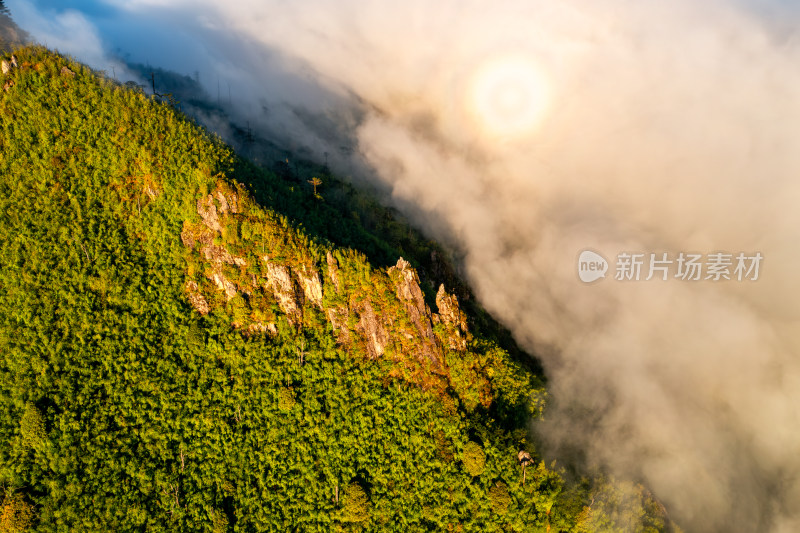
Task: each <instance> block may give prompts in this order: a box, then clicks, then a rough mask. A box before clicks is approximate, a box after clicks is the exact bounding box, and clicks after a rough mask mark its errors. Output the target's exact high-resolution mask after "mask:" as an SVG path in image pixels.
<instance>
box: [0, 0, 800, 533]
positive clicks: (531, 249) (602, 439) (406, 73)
mask: <svg viewBox="0 0 800 533" xmlns="http://www.w3.org/2000/svg"><path fill="white" fill-rule="evenodd" d="M7 4H8V6H9V8H10V9H11V11H12V14H13V16H14V17H15V19H16V20H17V21H18V22H19V24H20V25H21V26H22V27H23V28H25V29H27V30H29V31H30V32H31V33H32V34H33V35H35V36H36V37H38V38H39V39H41V40H42V41H46V42H47V43H48V44H50V45H51V46H56V47H58V48H59V49H60V50H62V51H64V52H67V53H71V54H74V55H75V56H77V57H78V58H79V59H82V60H85V61H88V62H90V63H91V64H93V65H94V66H95V67H97V68H108V67H105V66H104V65H112V64H117V65H118V63H115V59H114V57H115V55H119V54H123V55H125V54H129V57H130V59H131V60H133V61H139V62H150V63H151V64H154V65H158V66H163V67H166V68H171V69H175V70H177V71H179V72H181V73H185V74H191V73H193V72H194V71H195V70H197V71H199V72H200V76H201V80H203V81H204V82H205V83H206V84H207V87H208V88H209V89H210V90H211V91H212V92H213V90H214V86H215V85H216V80H217V79H221V80H224V82H225V83H226V84H227V83H228V82H230V83H231V85H232V87H233V92H234V101H235V102H236V105H237V106H238V109H239V112H240V113H242V114H243V115H245V114H246V115H247V116H248V117H253V120H254V121H255V120H256V119H257V117H260V121H261V122H260V125H261V126H263V127H264V128H269V131H271V132H273V133H274V132H278V133H277V134H280V135H281V136H282V137H283V138H284V139H286V138H292V139H294V140H295V141H296V142H303V143H306V144H308V145H309V146H310V147H311V148H312V150H314V151H315V153H318V154H321V153H322V151H323V150H333V149H335V146H334V145H335V140H334V137H333V136H332V135H331V133H330V132H329V131H328V132H321V131H320V125H321V124H334V125H336V126H337V127H339V128H341V130H342V131H343V132H344V133H346V134H347V135H349V136H351V138H353V139H355V142H356V144H357V151H356V153H355V157H356V158H358V160H359V161H360V162H361V163H362V164H364V165H367V166H370V167H371V168H373V169H374V173H372V174H365V176H369V177H370V179H373V180H375V181H376V182H377V183H379V184H380V185H381V186H382V187H383V188H384V189H386V190H388V191H390V194H389V195H388V196H387V198H386V201H387V202H391V203H393V204H394V205H396V206H398V207H399V208H400V209H402V210H404V212H405V213H406V214H407V215H408V216H409V217H411V218H412V219H413V220H414V221H415V223H416V224H418V225H419V226H420V227H422V228H423V229H424V230H425V231H426V232H427V233H428V234H429V235H431V236H433V237H435V238H437V239H439V240H441V241H442V242H444V243H446V244H447V245H448V246H450V247H451V249H452V250H453V251H454V253H456V254H457V255H458V257H459V258H460V261H461V263H462V267H463V270H464V272H465V275H466V277H467V278H468V280H469V282H470V283H471V285H472V286H473V287H474V289H475V292H476V295H477V296H478V298H479V299H480V300H481V302H482V303H483V304H484V305H485V306H486V307H487V309H489V311H491V312H492V313H493V314H494V315H495V316H496V317H498V319H500V320H501V321H502V322H503V323H504V324H505V325H507V326H508V327H509V328H510V329H511V330H512V332H513V333H514V335H515V337H516V338H517V339H518V341H519V342H520V343H522V345H523V346H525V347H526V348H527V349H529V350H531V351H534V352H535V353H537V355H539V356H540V357H541V358H542V361H543V364H544V366H545V368H546V371H547V373H548V376H549V378H550V388H551V393H552V397H553V398H554V400H553V403H552V405H551V409H550V411H549V412H548V416H547V418H548V421H547V422H546V423H544V424H541V425H540V426H541V427H540V429H541V430H542V431H543V435H544V438H545V439H546V440H547V441H548V442H549V443H550V445H551V446H552V450H553V453H556V454H558V453H565V450H567V449H568V448H569V447H575V446H577V447H580V448H582V449H584V450H586V451H587V453H588V459H589V461H591V462H593V463H596V464H601V465H605V466H606V467H609V468H612V469H613V470H614V471H616V472H619V473H622V474H625V475H630V476H635V477H637V478H641V479H644V480H645V481H646V482H647V484H648V485H649V486H650V487H652V488H653V489H654V491H655V492H656V494H657V495H658V496H659V497H660V498H662V499H663V500H664V501H665V502H666V504H667V506H668V508H669V509H670V510H671V512H672V513H673V515H674V516H675V517H677V518H678V519H679V521H680V522H681V523H682V525H683V526H684V527H685V528H686V529H687V531H729V532H738V531H741V532H752V531H768V532H772V533H789V532H794V531H800V453H799V452H800V358H798V349H800V300H798V297H797V296H798V295H799V294H800V276H798V275H797V265H798V264H800V247H799V245H798V242H800V234H799V233H800V210H799V209H798V208H797V206H798V205H800V180H798V176H800V146H798V145H799V144H800V137H798V135H797V124H800V90H798V88H800V66H799V65H800V49H799V48H798V44H800V41H798V35H797V28H798V23H799V22H800V17H798V13H797V8H796V7H794V6H793V4H792V3H790V2H777V1H776V2H766V1H761V2H747V1H744V0H742V1H739V2H733V1H731V2H722V1H706V2H697V1H694V0H676V1H673V2H664V1H663V0H641V1H637V2H630V1H626V0H562V1H559V2H554V1H544V0H499V1H494V2H491V3H490V2H485V1H478V0H458V1H456V0H440V1H437V2H435V3H434V2H430V1H422V0H406V1H405V2H402V3H398V2H389V1H367V0H358V1H357V0H337V1H330V0H296V1H293V2H285V1H280V0H263V1H256V0H240V1H238V2H235V1H231V2H224V3H223V2H219V3H217V2H211V1H210V0H197V1H193V2H189V1H183V0H138V1H127V2H123V1H122V0H119V1H111V0H109V1H107V2H99V1H97V2H74V3H68V2H55V1H51V2H44V1H42V2H36V3H28V2H21V1H19V0H12V1H9V2H7ZM67 5H69V6H70V7H69V9H67V8H66V7H65V6H67ZM119 69H121V66H119ZM120 72H121V70H118V75H122V74H120ZM264 105H266V106H267V107H268V108H269V109H270V110H271V111H270V113H266V114H265V113H263V112H262V109H263V106H264ZM298 112H302V113H298ZM309 116H311V117H314V118H313V119H308V118H307V117H309ZM303 117H306V118H303ZM326 120H327V121H328V122H325V121H326ZM584 248H592V249H595V250H597V251H599V252H601V253H602V254H604V255H605V256H606V257H607V258H608V259H610V260H612V262H613V260H614V259H615V258H616V256H617V254H618V253H619V252H624V251H629V252H643V253H651V252H652V253H659V254H660V253H668V254H670V257H672V258H673V259H674V258H675V257H677V255H678V254H679V253H680V252H697V253H701V254H709V253H713V252H726V253H731V254H737V253H739V252H745V253H748V254H751V253H755V252H759V253H761V254H763V257H764V261H763V265H762V271H761V273H760V277H759V279H758V281H755V282H752V281H750V282H748V281H742V282H738V281H735V280H733V281H720V282H713V281H704V282H686V281H681V280H679V279H675V278H674V277H672V278H671V279H670V280H668V281H658V280H650V281H639V282H633V281H632V282H627V283H624V282H619V281H615V280H613V279H611V277H613V270H612V272H611V276H609V279H605V280H602V281H599V282H596V283H594V284H591V285H586V284H583V283H581V282H580V280H579V279H578V276H577V273H576V265H575V260H576V258H577V256H578V254H579V253H580V251H581V250H582V249H584ZM612 269H613V265H612ZM673 272H674V271H673Z"/></svg>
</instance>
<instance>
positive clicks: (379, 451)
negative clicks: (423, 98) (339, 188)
mask: <svg viewBox="0 0 800 533" xmlns="http://www.w3.org/2000/svg"><path fill="white" fill-rule="evenodd" d="M3 59H6V60H10V56H8V55H7V56H4V58H3ZM16 63H17V66H16V67H14V68H12V69H11V70H10V71H9V72H8V74H7V75H5V76H2V77H0V86H2V87H4V89H3V90H0V261H2V269H1V270H0V272H1V274H0V443H2V444H1V445H0V483H2V484H3V487H4V491H5V500H4V502H3V512H2V517H1V518H0V522H1V523H0V529H2V528H5V530H8V531H22V530H25V529H29V530H32V531H100V530H106V531H131V530H137V531H139V530H141V531H145V530H146V531H216V532H220V531H336V530H353V531H356V530H364V531H596V530H601V529H602V528H606V530H617V529H615V528H616V527H617V526H616V524H617V523H618V522H620V520H622V519H623V518H624V519H625V520H628V519H629V518H628V515H631V516H633V515H636V520H637V521H638V522H637V524H639V525H638V526H637V527H638V528H639V530H642V531H646V530H647V531H649V530H653V531H655V530H656V529H655V528H657V527H658V528H660V527H663V525H664V522H665V518H664V516H663V513H662V511H661V510H660V509H659V508H658V505H657V504H656V503H655V501H654V500H653V499H652V498H651V497H650V496H649V495H647V493H646V491H643V490H640V489H632V490H631V491H628V493H626V496H625V498H623V499H624V500H625V501H624V502H623V501H622V500H619V499H618V500H619V501H618V500H614V499H613V498H610V497H609V498H606V500H605V504H604V503H603V502H602V501H601V500H600V498H598V500H597V501H596V502H595V500H594V499H593V496H592V495H590V494H589V489H588V486H587V485H586V484H576V485H567V484H565V482H564V480H563V479H562V476H561V475H560V474H559V472H557V471H555V470H554V469H553V468H552V466H550V467H548V466H546V465H545V463H544V462H543V460H542V458H541V457H539V456H538V455H537V453H536V450H535V449H533V446H532V444H530V443H529V442H527V440H526V439H527V424H528V422H529V420H530V419H531V418H532V417H536V416H539V415H540V412H541V408H542V406H543V403H544V395H545V393H544V389H543V386H542V384H541V381H540V380H539V378H538V377H537V376H535V375H534V374H533V373H532V372H530V371H529V370H528V369H527V368H526V367H525V365H524V364H523V363H522V362H520V361H518V360H516V359H515V358H513V357H511V356H510V355H509V354H508V352H507V351H506V350H504V349H503V348H501V347H500V346H499V345H498V343H497V342H496V341H495V340H493V336H492V335H491V334H489V333H484V332H483V331H482V330H481V328H480V327H477V328H475V327H473V324H480V323H482V322H481V321H480V320H478V319H476V317H475V315H473V314H472V313H470V314H469V315H468V314H467V313H465V312H464V310H463V309H462V306H460V305H459V301H458V299H457V298H456V297H454V296H452V295H451V294H450V293H449V292H448V287H447V286H444V285H442V286H437V287H434V290H433V291H431V288H430V287H426V286H425V283H423V284H420V280H419V276H418V274H417V272H416V270H415V269H414V268H413V267H412V265H410V264H409V263H407V262H406V261H404V260H402V259H400V258H399V257H398V258H397V263H396V265H395V266H393V267H390V268H383V267H380V268H379V267H374V266H373V265H371V264H370V261H369V260H368V258H367V256H366V255H363V254H362V253H360V252H359V251H357V250H353V249H351V248H348V247H346V246H341V244H340V243H338V242H336V241H337V240H341V241H346V245H347V246H351V245H353V244H354V243H358V242H360V241H361V240H365V241H368V240H371V242H372V245H371V246H372V247H373V248H374V249H376V250H377V249H379V250H383V253H388V252H389V251H391V250H393V249H394V247H393V244H392V243H387V242H383V241H380V240H379V239H378V241H377V242H376V241H375V239H376V237H370V236H368V232H367V230H366V229H365V228H364V227H362V226H359V225H358V223H357V220H356V219H354V218H352V217H349V218H348V217H341V216H339V215H337V214H336V213H334V212H333V211H334V210H333V209H332V208H331V206H330V205H329V204H327V203H326V202H325V199H324V197H319V196H318V195H317V194H316V193H314V192H313V190H312V189H311V187H310V186H309V187H300V186H298V185H297V184H293V183H289V182H286V181H285V180H283V179H282V178H281V177H279V176H277V175H275V174H274V173H271V172H268V171H265V170H263V169H260V168H257V167H256V166H254V165H252V164H250V163H247V162H246V161H243V160H241V159H240V158H238V157H237V156H236V155H235V154H233V153H232V152H231V150H230V149H229V148H228V147H226V146H225V145H224V144H222V143H221V142H220V141H219V140H218V139H215V138H214V137H213V136H211V135H209V134H208V133H206V132H205V131H204V130H202V129H201V128H199V127H198V126H197V125H196V124H194V123H193V122H192V121H190V120H189V119H187V118H186V117H185V116H183V115H181V114H180V113H178V112H176V111H175V110H174V109H173V108H172V107H170V106H169V105H167V104H164V103H159V102H157V101H154V100H153V99H151V98H148V97H146V96H145V95H143V94H141V92H138V91H135V90H128V89H125V88H123V87H120V86H119V85H117V84H116V83H114V82H113V81H109V80H108V79H106V78H104V77H103V76H99V75H97V74H95V73H93V72H92V71H90V70H89V69H88V68H86V67H83V66H81V65H79V64H77V63H75V62H73V61H70V60H68V59H66V58H63V57H60V56H58V55H55V54H52V53H50V52H48V51H46V50H44V49H41V48H27V49H21V50H17V51H16ZM298 213H305V215H304V216H306V217H313V216H319V217H330V223H331V224H335V225H337V229H335V230H330V231H329V232H328V233H327V234H322V231H309V230H308V229H306V228H305V227H304V224H303V222H304V220H298V219H295V218H292V217H293V214H295V215H296V214H298ZM314 213H317V215H314ZM305 222H307V227H309V228H317V227H321V226H322V224H320V222H319V220H312V219H309V218H306V220H305ZM337 236H339V237H341V239H338V238H337ZM420 246H422V245H421V244H420ZM450 290H452V287H451V288H450ZM426 292H427V293H428V294H427V295H426ZM431 307H433V309H431ZM520 450H527V451H528V452H530V453H531V455H532V461H531V463H530V464H529V465H528V466H527V469H526V473H525V483H524V485H523V483H522V480H523V469H522V466H521V465H520V462H519V460H518V452H519V451H520ZM607 492H608V491H607ZM631 495H633V496H631ZM593 502H594V503H593ZM604 505H605V507H604ZM626 506H627V507H626ZM648 508H649V511H650V514H648V515H645V514H644V511H645V510H648ZM603 509H605V512H604V511H603ZM625 513H627V514H625ZM618 515H619V516H618ZM623 515H624V516H623ZM642 516H644V520H639V519H641V517H642ZM620 517H623V518H620ZM628 523H630V522H628ZM14 528H16V529H14Z"/></svg>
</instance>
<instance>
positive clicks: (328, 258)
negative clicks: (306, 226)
mask: <svg viewBox="0 0 800 533" xmlns="http://www.w3.org/2000/svg"><path fill="white" fill-rule="evenodd" d="M325 262H326V263H328V277H329V278H331V281H332V282H333V286H334V288H335V289H336V292H337V294H338V293H339V292H341V290H342V289H341V287H340V286H339V263H338V261H336V258H335V257H333V254H332V253H330V252H328V253H327V254H325Z"/></svg>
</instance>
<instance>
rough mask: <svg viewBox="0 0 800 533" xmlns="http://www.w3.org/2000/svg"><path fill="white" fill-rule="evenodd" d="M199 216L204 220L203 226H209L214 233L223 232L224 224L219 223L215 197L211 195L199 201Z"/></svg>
mask: <svg viewBox="0 0 800 533" xmlns="http://www.w3.org/2000/svg"><path fill="white" fill-rule="evenodd" d="M197 214H198V215H200V218H202V219H203V224H205V225H206V226H208V228H209V229H210V230H212V231H218V232H222V224H220V222H219V215H218V214H217V206H216V204H215V203H214V197H213V196H211V195H210V194H209V195H208V196H206V197H205V198H200V199H199V200H197Z"/></svg>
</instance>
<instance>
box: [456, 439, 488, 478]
mask: <svg viewBox="0 0 800 533" xmlns="http://www.w3.org/2000/svg"><path fill="white" fill-rule="evenodd" d="M461 457H462V459H461V460H462V461H463V463H464V469H465V470H466V471H467V473H468V474H469V475H470V476H472V477H476V476H480V475H481V474H482V473H483V469H484V467H485V466H486V454H485V453H484V452H483V448H481V446H480V444H478V443H477V442H473V441H469V442H468V443H467V445H466V446H464V452H463V454H462V456H461Z"/></svg>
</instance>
